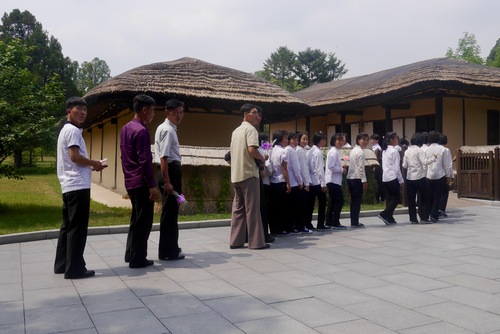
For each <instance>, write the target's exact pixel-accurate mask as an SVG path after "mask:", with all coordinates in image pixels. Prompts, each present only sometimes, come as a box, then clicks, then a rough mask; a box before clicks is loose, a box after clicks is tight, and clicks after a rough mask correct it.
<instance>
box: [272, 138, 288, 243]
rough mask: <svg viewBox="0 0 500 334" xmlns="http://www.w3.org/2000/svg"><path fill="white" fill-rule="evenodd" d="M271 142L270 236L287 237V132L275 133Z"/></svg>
mask: <svg viewBox="0 0 500 334" xmlns="http://www.w3.org/2000/svg"><path fill="white" fill-rule="evenodd" d="M273 142H274V145H273V149H272V152H271V156H270V160H271V176H270V182H271V186H270V193H269V213H270V216H269V223H270V228H271V234H275V235H287V234H289V232H288V231H287V230H286V228H285V210H286V207H285V201H286V197H285V196H286V194H288V193H290V192H291V187H290V178H289V176H288V161H287V156H286V153H285V147H286V146H287V145H288V132H287V131H285V130H278V131H275V132H274V133H273Z"/></svg>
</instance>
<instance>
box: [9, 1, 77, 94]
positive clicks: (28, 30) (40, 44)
mask: <svg viewBox="0 0 500 334" xmlns="http://www.w3.org/2000/svg"><path fill="white" fill-rule="evenodd" d="M16 39H17V40H20V41H22V42H23V43H24V44H25V45H26V46H28V49H27V50H28V51H27V52H28V56H29V60H28V64H27V66H28V69H29V70H30V71H31V72H32V73H33V74H35V75H36V76H35V77H34V78H33V83H36V84H38V85H45V84H46V83H48V82H49V81H50V80H51V79H52V77H53V76H54V74H57V75H58V76H59V78H60V81H61V82H62V83H63V88H64V91H65V96H66V97H70V96H74V95H78V94H79V92H78V89H77V88H76V85H75V83H74V82H73V79H74V77H75V75H76V71H77V68H78V63H75V62H73V61H71V59H70V58H69V57H64V55H63V53H62V47H61V44H60V43H59V42H58V40H57V39H56V38H55V37H54V36H49V35H48V33H47V32H46V31H44V30H43V27H42V24H41V23H40V22H38V21H37V20H36V18H35V16H33V14H31V13H30V12H29V11H27V10H26V11H24V12H21V11H20V10H19V9H14V10H13V11H12V12H11V13H10V14H7V13H4V15H3V17H2V24H1V25H0V40H2V41H4V42H6V43H9V42H10V41H11V40H16Z"/></svg>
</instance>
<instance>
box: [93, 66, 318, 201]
mask: <svg viewBox="0 0 500 334" xmlns="http://www.w3.org/2000/svg"><path fill="white" fill-rule="evenodd" d="M140 93H145V94H148V95H151V96H152V97H153V98H154V99H155V100H156V103H157V108H156V110H155V111H156V115H155V118H154V119H153V122H152V123H151V124H150V125H149V129H150V134H151V139H152V140H151V142H153V139H154V133H155V130H156V128H157V126H158V125H159V124H160V123H162V122H163V121H164V120H165V114H164V112H163V110H164V108H163V106H164V104H165V102H166V101H167V100H168V99H171V98H177V99H179V100H181V101H183V102H184V103H185V115H184V120H183V121H182V124H181V125H180V126H179V129H178V135H179V139H180V141H181V144H182V145H191V146H204V147H210V146H212V147H227V146H229V143H230V140H231V132H232V131H233V130H234V129H235V128H236V127H237V126H238V125H239V124H240V123H241V121H242V117H241V115H240V113H239V109H240V107H241V105H243V104H244V103H254V104H258V105H260V106H261V107H262V108H263V109H264V120H263V123H269V122H275V121H277V120H289V119H295V118H298V117H300V116H301V115H302V114H303V113H305V112H306V111H307V110H308V109H309V107H308V106H307V105H306V104H305V103H304V102H302V101H301V100H300V99H299V98H297V97H295V96H294V95H292V94H290V93H288V92H287V91H285V90H284V89H282V88H280V87H278V86H277V85H274V84H271V83H269V82H267V81H265V80H263V79H261V78H259V77H257V76H255V75H253V74H249V73H245V72H241V71H237V70H234V69H230V68H227V67H222V66H218V65H213V64H210V63H207V62H204V61H201V60H198V59H193V58H182V59H178V60H175V61H168V62H162V63H155V64H150V65H145V66H141V67H138V68H135V69H132V70H130V71H127V72H125V73H123V74H120V75H117V76H115V77H113V78H112V79H110V80H108V81H106V82H104V83H102V84H100V85H99V86H97V87H95V88H94V89H92V90H91V91H89V92H88V93H87V94H86V95H85V96H84V98H85V100H86V101H87V103H88V115H87V119H86V123H85V124H84V129H85V130H86V131H85V132H84V138H85V141H86V144H87V149H88V151H89V154H90V156H91V157H92V158H93V159H102V158H107V159H108V163H109V167H108V168H106V169H105V170H104V171H103V172H102V173H99V174H98V173H94V175H93V182H98V183H101V184H102V185H103V186H104V187H107V188H109V189H116V190H117V191H118V192H120V193H125V189H124V182H123V173H122V170H121V164H120V150H119V147H120V130H121V128H122V127H123V125H125V124H126V123H127V122H129V121H130V120H131V119H132V118H133V116H134V112H133V110H132V100H133V97H134V96H135V95H136V94H140ZM198 163H199V161H197V159H189V158H188V159H185V161H183V165H185V166H187V165H190V164H191V165H196V164H198ZM221 168H222V167H221ZM226 168H227V167H226Z"/></svg>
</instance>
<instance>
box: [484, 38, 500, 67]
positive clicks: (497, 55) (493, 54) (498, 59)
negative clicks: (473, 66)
mask: <svg viewBox="0 0 500 334" xmlns="http://www.w3.org/2000/svg"><path fill="white" fill-rule="evenodd" d="M486 65H488V66H493V67H500V38H499V39H497V42H496V43H495V46H493V48H491V51H490V54H489V55H488V57H486Z"/></svg>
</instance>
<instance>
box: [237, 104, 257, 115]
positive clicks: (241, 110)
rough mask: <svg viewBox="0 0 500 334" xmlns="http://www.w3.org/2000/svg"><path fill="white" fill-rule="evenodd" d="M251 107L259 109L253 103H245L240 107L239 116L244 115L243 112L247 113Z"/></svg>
mask: <svg viewBox="0 0 500 334" xmlns="http://www.w3.org/2000/svg"><path fill="white" fill-rule="evenodd" d="M252 109H257V111H259V109H258V107H257V106H256V105H255V104H251V103H245V104H244V105H242V106H241V108H240V112H241V116H244V115H245V113H249V112H250V111H251V110H252Z"/></svg>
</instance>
